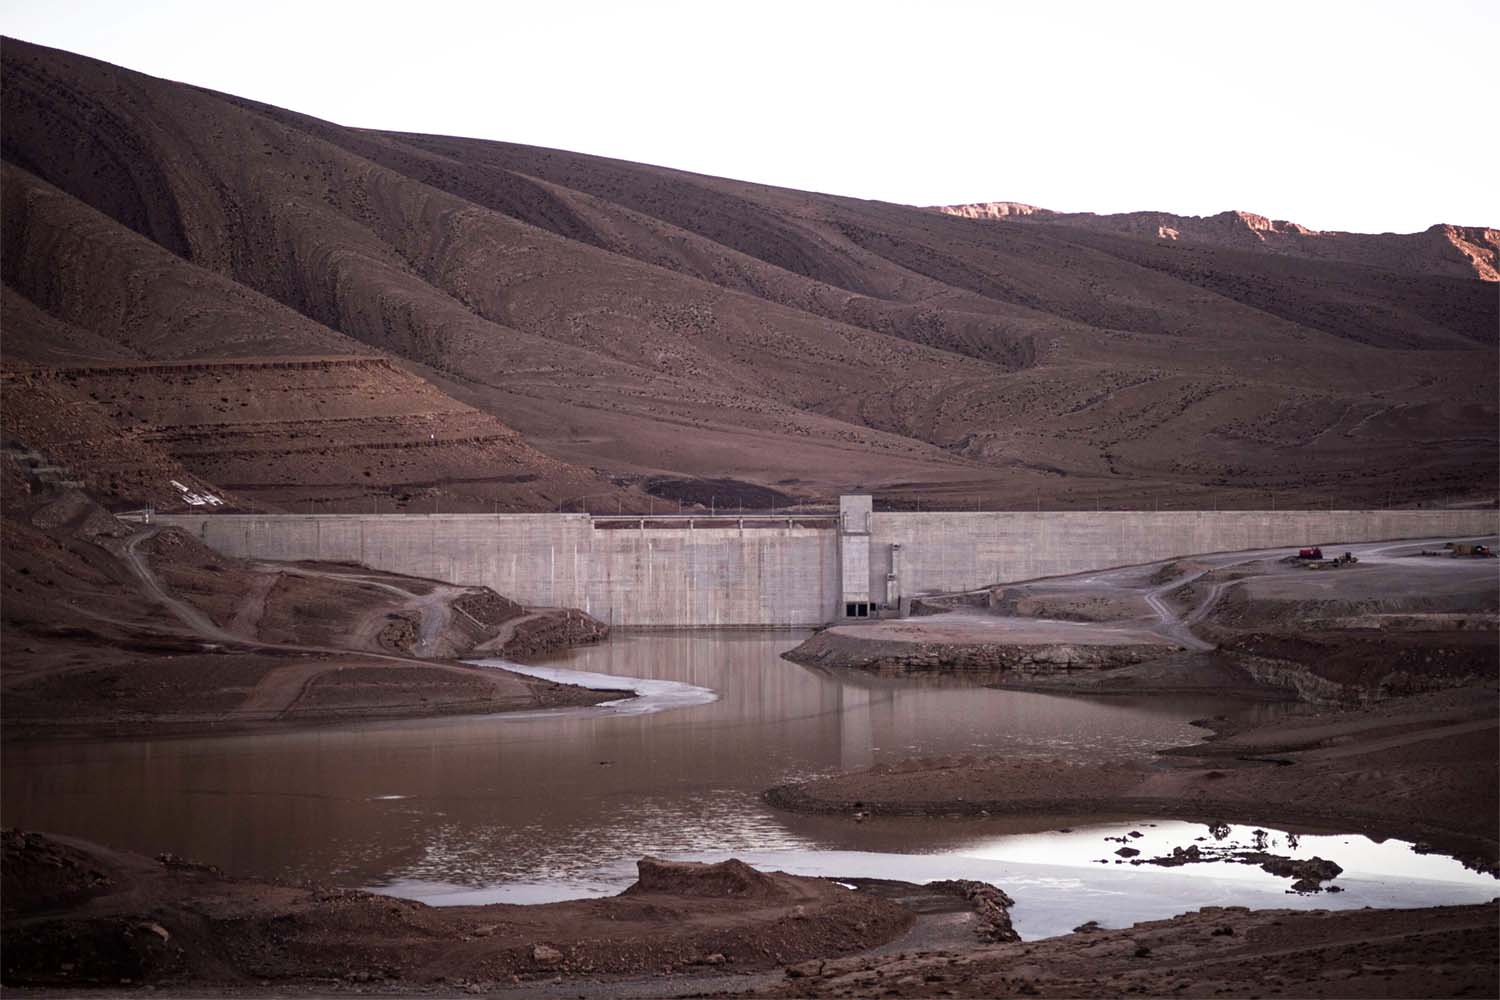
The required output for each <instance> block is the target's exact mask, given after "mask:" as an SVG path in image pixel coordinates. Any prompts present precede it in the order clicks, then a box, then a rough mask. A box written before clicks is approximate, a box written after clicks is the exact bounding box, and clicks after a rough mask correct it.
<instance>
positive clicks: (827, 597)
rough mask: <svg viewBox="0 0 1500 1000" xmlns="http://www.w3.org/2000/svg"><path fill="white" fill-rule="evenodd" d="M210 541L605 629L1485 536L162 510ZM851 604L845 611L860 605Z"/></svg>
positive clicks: (1396, 529)
mask: <svg viewBox="0 0 1500 1000" xmlns="http://www.w3.org/2000/svg"><path fill="white" fill-rule="evenodd" d="M157 520H158V521H159V523H162V524H168V525H174V526H178V527H181V528H183V529H185V530H187V531H189V532H191V533H192V534H194V535H196V536H198V537H199V538H201V539H202V540H203V541H204V542H205V543H206V544H208V545H209V546H210V547H211V548H213V549H215V550H217V551H219V552H222V553H224V554H225V555H229V556H238V557H242V558H250V559H278V560H300V559H321V560H330V561H340V562H354V563H361V564H363V565H366V566H370V567H372V568H375V569H382V570H390V571H393V572H398V573H407V574H410V575H413V576H425V577H433V578H437V579H442V580H449V581H452V582H454V583H461V584H472V585H483V586H488V587H490V588H492V589H494V590H496V591H497V592H499V593H501V594H505V595H506V596H508V597H511V598H514V599H515V600H518V601H521V602H522V603H524V604H529V605H540V606H551V607H559V606H565V607H577V608H582V609H584V610H585V611H587V612H589V613H590V614H592V615H594V616H596V617H598V618H600V619H601V620H603V621H606V622H609V623H611V624H613V625H617V626H703V627H712V626H728V625H761V626H767V625H771V626H808V625H818V624H822V623H824V622H827V621H831V620H833V619H834V618H838V617H841V616H843V615H844V613H845V612H846V611H849V610H851V609H856V613H858V612H862V611H864V610H865V608H866V607H868V605H871V604H873V605H882V604H884V605H894V604H897V603H898V602H899V600H900V599H901V598H903V597H913V596H920V595H923V594H934V593H948V592H953V591H960V590H974V589H977V588H979V587H984V586H988V585H990V584H994V583H1009V582H1015V581H1019V580H1027V579H1033V578H1035V577H1039V576H1058V575H1063V574H1068V573H1079V572H1084V571H1087V570H1092V569H1106V568H1109V567H1113V566H1128V565H1133V564H1138V563H1146V562H1154V561H1156V560H1159V559H1168V558H1172V557H1174V556H1183V555H1192V554H1194V553H1199V552H1232V551H1238V550H1241V549H1258V548H1276V547H1291V546H1301V545H1314V544H1317V545H1323V546H1325V547H1329V546H1332V547H1336V546H1337V545H1338V544H1340V543H1344V542H1370V541H1383V540H1388V539H1389V540H1395V539H1403V538H1439V539H1441V538H1449V537H1452V538H1461V537H1473V536H1479V535H1490V534H1495V533H1496V531H1497V528H1500V514H1497V512H1495V511H1279V512H1268V511H1219V512H1208V511H1170V512H1161V513H1149V512H1137V511H1105V512H1098V513H1091V512H1040V513H1027V512H1015V511H1009V512H987V513H952V512H949V513H942V512H939V513H874V512H871V510H870V505H869V499H868V498H867V497H846V498H844V503H843V509H842V511H841V514H840V516H838V517H825V518H821V519H820V518H811V517H800V518H786V517H780V518H775V519H770V518H752V517H746V518H744V519H742V520H740V519H736V518H726V517H718V518H695V519H693V520H692V521H691V523H689V522H687V521H686V520H683V521H664V520H662V519H655V520H653V519H649V518H648V519H645V520H636V519H631V518H619V517H613V518H602V517H591V516H590V515H587V514H495V515H491V514H379V515H376V514H369V515H366V514H317V515H297V514H279V515H263V514H174V515H160V516H159V517H158V518H157ZM862 605H863V606H864V607H861V606H862Z"/></svg>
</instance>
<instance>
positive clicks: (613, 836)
mask: <svg viewBox="0 0 1500 1000" xmlns="http://www.w3.org/2000/svg"><path fill="white" fill-rule="evenodd" d="M801 638H803V636H802V635H801V634H798V633H794V632H785V631H782V632H692V633H686V632H679V633H654V634H635V635H625V636H621V637H618V638H616V639H614V640H612V641H610V642H608V643H605V644H602V645H599V646H594V647H587V648H583V649H578V650H572V651H569V652H567V653H564V654H561V655H558V656H555V657H552V658H550V659H548V660H546V661H545V662H544V664H543V665H542V666H543V668H544V669H547V670H552V671H562V672H563V673H559V674H557V676H559V677H569V676H575V675H572V674H569V673H566V672H567V671H582V672H585V673H586V674H593V675H609V676H610V677H613V678H638V679H644V680H645V681H647V682H648V683H645V684H635V685H631V684H629V683H628V682H622V686H634V687H639V688H641V689H642V690H643V692H644V697H642V698H640V699H633V700H629V701H623V702H621V703H620V704H618V705H614V706H604V707H601V708H594V709H578V710H562V711H556V712H539V713H531V714H528V715H526V716H524V717H518V716H514V715H512V716H489V717H464V718H448V719H429V720H413V721H401V722H383V723H362V724H350V725H338V726H327V727H319V728H308V729H299V730H288V731H277V732H269V733H257V734H253V735H238V736H225V737H214V738H189V739H171V740H140V741H115V742H98V743H53V744H46V745H25V746H12V747H7V749H6V753H5V757H4V762H3V771H4V786H3V812H4V823H5V825H7V826H23V827H26V828H28V829H36V830H46V831H51V832H57V833H67V834H73V835H77V836H82V837H86V838H89V839H91V840H96V841H99V842H101V843H104V844H108V845H111V846H116V847H122V848H127V849H131V850H136V851H141V852H143V853H148V854H157V853H160V852H162V851H171V852H173V853H176V854H179V855H182V856H184V857H189V858H192V859H195V860H199V861H205V862H208V863H212V864H216V865H219V866H221V867H223V868H224V869H226V870H228V871H230V872H233V873H236V874H241V875H247V876H261V877H271V878H278V879H313V880H317V881H320V882H325V883H335V884H340V885H345V886H358V887H366V888H374V889H377V890H378V891H383V892H389V893H392V894H396V895H403V896H410V897H414V898H419V899H423V900H425V901H427V902H431V903H435V904H443V903H470V902H501V901H503V902H541V901H545V900H549V899H559V898H568V897H577V896H587V895H595V894H602V893H608V892H616V891H618V890H619V889H621V888H623V887H624V886H625V885H628V884H629V883H630V882H631V881H632V880H633V877H634V862H635V861H636V860H637V859H638V858H640V857H641V856H643V855H646V854H654V855H658V856H669V857H674V858H689V859H703V860H718V859H722V858H724V857H729V856H734V857H739V858H742V859H743V860H745V861H748V862H750V863H752V864H755V865H758V866H763V867H768V868H779V869H783V870H787V871H795V872H801V873H807V874H823V875H834V876H837V875H847V876H850V877H855V876H879V877H887V878H904V879H910V880H914V881H926V880H929V879H934V878H955V877H962V878H977V879H983V880H985V881H991V882H994V883H996V884H997V885H1000V886H1001V887H1002V888H1004V889H1005V890H1006V891H1007V892H1009V893H1010V894H1011V895H1012V896H1013V897H1015V898H1016V900H1017V902H1018V906H1017V908H1016V911H1015V914H1014V916H1015V919H1016V924H1017V928H1018V930H1020V931H1021V933H1022V934H1023V936H1025V937H1028V938H1032V937H1039V936H1045V935H1047V934H1055V933H1063V932H1066V931H1067V930H1069V929H1070V928H1071V927H1073V926H1074V925H1076V924H1079V923H1082V922H1083V921H1085V920H1090V919H1094V920H1099V921H1101V922H1103V923H1105V924H1107V925H1111V926H1118V925H1124V924H1128V923H1130V922H1132V921H1135V920H1140V919H1155V918H1159V917H1165V916H1170V915H1171V914H1173V913H1178V912H1182V911H1183V910H1187V909H1192V908H1195V907H1198V906H1204V905H1231V904H1235V905H1251V906H1335V905H1336V906H1392V905H1412V906H1416V905H1432V904H1437V903H1456V902H1475V901H1483V900H1488V899H1490V898H1492V897H1493V896H1494V895H1495V894H1496V890H1497V885H1500V883H1497V882H1496V881H1495V880H1494V879H1492V878H1490V877H1488V876H1481V875H1477V874H1475V873H1472V872H1468V871H1466V870H1464V869H1463V868H1462V866H1460V865H1459V864H1458V863H1457V862H1454V861H1452V860H1450V859H1447V858H1442V857H1437V856H1432V855H1426V856H1424V855H1417V854H1414V853H1413V852H1411V850H1410V848H1409V845H1405V844H1400V843H1397V842H1386V843H1383V844H1376V843H1374V842H1371V841H1369V840H1367V839H1365V838H1363V837H1355V836H1332V837H1326V838H1325V837H1310V836H1304V837H1302V838H1301V839H1300V843H1299V844H1298V846H1297V847H1296V849H1295V850H1294V851H1289V850H1287V845H1286V844H1285V843H1284V842H1283V841H1282V840H1278V841H1277V843H1278V845H1279V846H1278V848H1277V849H1279V850H1282V851H1284V852H1286V853H1292V854H1293V856H1311V855H1312V854H1314V853H1318V854H1321V856H1323V857H1326V858H1331V859H1333V860H1335V861H1338V862H1339V863H1340V864H1342V865H1343V866H1344V868H1345V869H1346V873H1345V875H1344V876H1343V877H1341V879H1340V883H1341V884H1342V885H1343V887H1344V888H1345V890H1346V891H1344V892H1343V893H1341V894H1339V895H1337V896H1318V897H1301V896H1293V895H1287V894H1286V892H1285V888H1286V884H1287V883H1286V881H1285V880H1284V879H1277V878H1274V877H1273V876H1270V875H1266V874H1264V873H1261V872H1260V871H1259V870H1258V869H1254V868H1249V867H1246V866H1237V865H1222V864H1216V865H1201V866H1190V867H1189V868H1179V869H1171V870H1161V869H1154V868H1144V867H1143V868H1130V867H1129V866H1123V867H1121V866H1117V865H1115V864H1113V863H1111V864H1107V865H1100V864H1099V863H1098V862H1099V860H1100V859H1101V858H1103V859H1107V858H1109V857H1110V853H1109V849H1108V848H1109V847H1113V846H1114V845H1113V844H1112V843H1111V844H1108V847H1107V846H1106V844H1107V842H1106V841H1105V840H1104V839H1103V838H1104V837H1105V836H1118V835H1121V834H1122V833H1124V832H1125V831H1128V830H1131V829H1135V830H1137V831H1139V832H1141V833H1143V834H1144V835H1145V839H1143V840H1142V845H1141V846H1143V847H1146V848H1148V849H1152V848H1157V847H1161V848H1163V849H1164V850H1167V851H1169V850H1170V847H1171V846H1173V845H1175V844H1186V843H1190V842H1192V841H1193V840H1195V839H1196V838H1198V837H1201V836H1202V835H1203V831H1204V827H1202V826H1193V825H1191V824H1183V823H1168V822H1165V821H1163V822H1155V823H1154V825H1152V824H1153V822H1154V821H1152V820H1151V819H1150V818H1149V817H1125V816H1122V817H1093V818H1090V819H1089V821H1088V822H1087V823H1084V822H1081V821H1080V819H1079V818H1078V817H1076V816H1075V817H1071V818H1061V817H1026V818H1025V819H1024V820H1017V819H1004V820H1002V819H998V818H997V819H987V820H973V819H970V820H941V819H939V820H916V819H912V820H905V819H902V820H894V819H893V820H881V821H870V822H866V823H862V824H856V823H853V822H850V821H849V820H847V819H845V818H835V817H808V816H793V815H787V814H783V813H779V812H776V811H774V810H771V809H769V808H768V807H766V806H765V805H763V804H762V803H761V802H760V800H759V798H758V795H759V792H760V791H761V790H763V789H764V788H766V787H768V786H770V785H773V784H777V783H779V782H783V781H789V780H794V779H796V778H800V777H807V776H811V775H817V774H825V773H831V772H835V771H839V770H844V769H849V768H856V767H863V766H866V765H869V764H873V763H879V762H882V761H891V760H897V759H901V758H904V757H909V756H913V755H926V754H935V753H961V752H990V751H1000V752H1005V753H1009V754H1014V755H1018V756H1030V757H1064V756H1065V757H1073V758H1091V759H1098V758H1120V757H1127V756H1146V755H1149V754H1150V753H1151V751H1153V750H1155V749H1156V748H1159V747H1164V746H1171V745H1180V744H1184V743H1191V742H1195V741H1197V740H1198V739H1199V738H1200V737H1201V736H1202V731H1201V730H1198V729H1196V728H1194V727H1192V726H1191V725H1189V721H1190V720H1191V719H1194V718H1200V717H1202V716H1205V715H1210V714H1218V713H1222V712H1225V711H1235V710H1253V709H1247V707H1246V706H1245V705H1243V704H1242V703H1240V704H1237V703H1229V702H1225V701H1223V700H1221V699H1211V698H1202V697H1180V698H1178V697H1142V698H1128V699H1127V698H1109V699H1096V698H1077V697H1062V696H1053V695H1045V694H1033V693H1024V692H1016V691H995V690H988V689H978V690H976V689H972V688H964V687H956V686H945V685H942V684H936V683H933V684H920V683H914V682H910V681H886V680H879V679H875V678H869V677H864V676H860V675H852V674H844V673H839V674H833V673H827V672H821V671H816V670H812V669H809V668H806V667H802V666H799V665H797V664H793V663H791V662H788V661H786V660H783V659H781V657H780V653H781V652H782V651H784V650H785V649H788V648H790V647H791V646H793V645H795V644H796V643H797V642H799V641H800V640H801ZM604 680H606V679H597V682H600V683H602V682H604ZM1062 827H1069V828H1071V831H1072V832H1070V833H1066V834H1060V833H1057V832H1055V831H1057V830H1058V829H1059V828H1062ZM1249 836H1250V834H1249V831H1248V830H1243V831H1241V830H1235V831H1232V833H1231V835H1230V840H1233V839H1235V838H1237V837H1238V838H1242V839H1248V837H1249ZM1271 836H1272V837H1273V838H1283V837H1284V835H1283V834H1281V833H1280V832H1279V831H1272V832H1271ZM1157 841H1160V844H1158V843H1157ZM1147 856H1150V855H1149V854H1148V855H1147Z"/></svg>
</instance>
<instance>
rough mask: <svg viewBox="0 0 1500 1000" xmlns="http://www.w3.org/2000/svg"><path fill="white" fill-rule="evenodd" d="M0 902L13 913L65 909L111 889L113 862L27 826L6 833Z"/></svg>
mask: <svg viewBox="0 0 1500 1000" xmlns="http://www.w3.org/2000/svg"><path fill="white" fill-rule="evenodd" d="M0 852H3V853H0V861H3V863H0V905H3V907H4V913H5V916H6V917H7V918H9V917H13V916H25V915H28V914H31V913H37V912H41V911H44V910H51V909H60V908H63V907H67V906H74V905H77V904H78V903H79V902H81V901H83V900H85V899H88V898H89V897H91V896H96V895H98V894H100V893H102V892H105V891H106V890H108V889H109V888H110V887H111V886H112V885H113V884H114V880H113V879H112V877H111V875H110V873H109V871H108V870H107V869H108V866H106V865H103V864H100V863H99V862H98V859H96V858H95V857H93V856H92V855H90V854H89V853H88V852H86V851H82V850H79V849H78V848H76V847H71V846H69V845H67V844H63V843H59V842H58V841H55V840H52V839H51V838H50V837H44V836H41V835H40V834H34V833H27V832H25V831H23V830H5V831H3V832H0Z"/></svg>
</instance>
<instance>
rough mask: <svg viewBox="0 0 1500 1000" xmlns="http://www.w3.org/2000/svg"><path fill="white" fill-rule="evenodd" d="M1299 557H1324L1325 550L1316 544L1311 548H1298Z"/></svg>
mask: <svg viewBox="0 0 1500 1000" xmlns="http://www.w3.org/2000/svg"><path fill="white" fill-rule="evenodd" d="M1297 558H1298V559H1322V558H1323V550H1322V549H1320V548H1318V547H1317V546H1316V545H1314V546H1313V547H1312V548H1310V549H1298V550H1297Z"/></svg>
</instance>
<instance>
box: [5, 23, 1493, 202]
mask: <svg viewBox="0 0 1500 1000" xmlns="http://www.w3.org/2000/svg"><path fill="white" fill-rule="evenodd" d="M0 31H3V32H4V33H5V34H6V35H11V36H14V37H19V38H24V39H26V40H28V41H34V42H40V43H42V44H45V45H53V46H57V47H59V48H64V49H69V50H71V51H74V52H81V53H83V54H85V55H90V56H94V57H96V58H100V59H105V60H108V61H110V62H114V63H119V64H121V65H124V66H128V67H130V68H131V69H136V70H140V71H142V72H145V73H150V74H153V75H155V76H162V77H167V78H170V79H174V80H183V81H187V82H190V83H195V84H199V85H202V86H206V87H212V88H214V89H217V90H223V91H228V92H230V93H233V94H238V95H242V96H245V97H250V98H254V99H257V100H260V101H266V102H269V103H271V104H276V105H281V106H283V107H288V108H293V109H296V110H298V111H302V112H306V113H308V114H313V115H317V116H319V117H322V118H327V119H330V120H332V121H335V122H339V123H342V124H345V125H359V126H368V127H375V128H387V129H399V130H406V131H422V132H436V133H446V134H450V135H464V136H478V137H483V138H492V139H504V140H508V141H512V142H521V143H529V144H533V145H539V146H554V147H559V148H563V149H572V150H579V151H583V152H588V153H597V154H601V155H606V156H616V157H621V158H623V159H627V160H637V161H641V162H646V163H658V164H663V165H666V166H672V167H679V168H682V169H686V170H696V171H701V172H703V173H709V174H717V175H721V176H728V177H735V178H740V179H744V180H753V181H760V182H764V183H767V184H776V185H783V186H787V187H795V188H804V189H810V190H816V191H826V192H833V193H837V194H845V195H854V196H857V197H864V198H878V199H882V200H887V201H896V202H906V203H910V204H919V205H930V204H947V203H952V202H968V201H994V200H1009V201H1023V202H1029V203H1031V204H1035V205H1041V206H1044V207H1047V208H1053V209H1058V210H1062V211H1096V212H1121V211H1132V210H1138V209H1156V210H1162V211H1169V212H1178V213H1184V214H1195V215H1202V214H1211V213H1214V212H1219V211H1223V210H1225V209H1231V208H1234V209H1244V210H1247V211H1254V212H1259V213H1260V214H1262V215H1269V216H1271V217H1273V218H1282V219H1292V220H1295V221H1298V222H1301V223H1303V224H1305V225H1309V226H1312V227H1314V228H1320V229H1348V230H1355V231H1366V232H1381V231H1396V232H1408V231H1413V230H1418V229H1425V228H1426V227H1427V226H1429V225H1431V224H1433V223H1436V222H1453V223H1460V224H1466V225H1488V226H1493V227H1500V195H1497V194H1496V191H1497V185H1496V184H1495V181H1494V171H1495V169H1496V164H1497V163H1500V138H1497V137H1500V128H1497V126H1496V120H1495V87H1496V78H1495V71H1494V66H1495V62H1494V60H1495V53H1496V51H1497V43H1500V0H1400V2H1383V0H1359V2H1332V0H1296V2H1283V0H1239V2H1217V0H1196V2H1186V3H1168V2H1160V3H1153V2H1149V0H1118V2H1113V3H1110V2H1074V3H1070V2H1065V0H1057V2H1035V3H1001V2H993V3H959V2H942V0H906V2H900V3H881V2H855V3H834V2H818V0H800V2H791V3H782V2H771V0H740V2H735V3H730V2H713V0H699V2H687V3H668V2H639V3H632V2H629V0H616V2H608V3H570V2H564V0H547V2H537V0H530V2H526V3H506V2H493V3H474V4H463V3H452V2H444V0H423V2H410V0H408V2H402V3H381V2H377V0H366V2H362V3H335V2H331V0H297V2H282V0H259V2H256V3H235V4H233V5H231V4H228V3H219V2H214V0H181V2H179V0H134V2H125V0H4V2H3V3H0Z"/></svg>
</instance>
